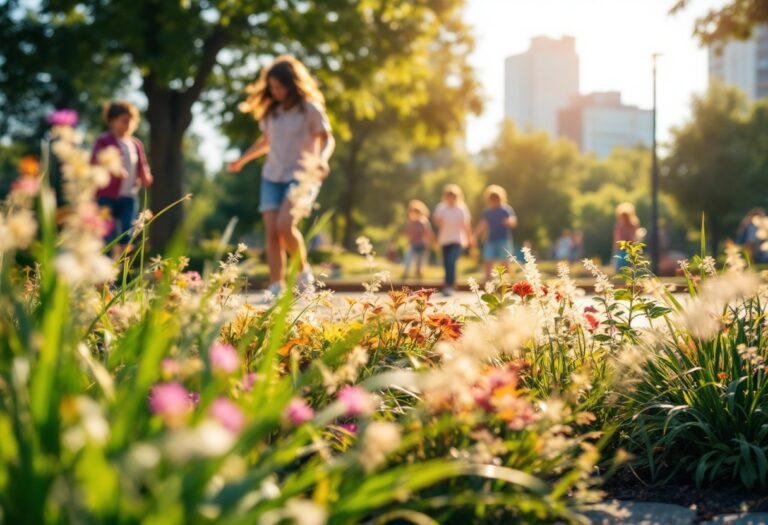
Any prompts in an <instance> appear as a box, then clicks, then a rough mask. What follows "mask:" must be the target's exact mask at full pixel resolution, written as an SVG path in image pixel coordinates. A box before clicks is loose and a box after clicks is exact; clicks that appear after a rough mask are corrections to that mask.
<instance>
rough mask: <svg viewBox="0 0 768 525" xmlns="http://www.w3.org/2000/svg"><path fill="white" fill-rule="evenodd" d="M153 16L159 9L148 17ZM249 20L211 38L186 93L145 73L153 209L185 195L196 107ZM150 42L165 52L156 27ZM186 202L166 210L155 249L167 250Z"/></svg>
mask: <svg viewBox="0 0 768 525" xmlns="http://www.w3.org/2000/svg"><path fill="white" fill-rule="evenodd" d="M148 16H149V17H150V18H151V17H152V16H153V13H152V12H150V13H149V15H148ZM245 22H246V19H239V20H236V21H231V23H230V24H229V26H224V25H218V26H217V27H216V28H215V29H214V30H213V31H212V32H211V34H210V35H209V36H208V37H207V38H206V39H205V41H204V43H203V47H202V54H201V57H200V61H199V63H198V64H197V70H196V72H195V75H194V77H193V78H192V83H191V85H190V86H189V87H187V88H186V89H184V90H183V91H181V90H177V89H172V88H170V87H168V82H167V80H164V79H162V78H158V76H157V74H156V72H155V71H153V70H150V71H149V72H148V73H147V74H146V75H145V76H144V83H143V86H142V88H143V90H144V94H145V95H146V96H147V101H148V107H147V120H149V125H150V133H149V155H150V166H151V168H152V174H153V175H154V177H155V182H154V184H153V185H152V191H151V194H152V198H151V206H150V207H151V209H152V211H153V212H155V213H157V212H159V211H161V210H162V209H164V208H165V207H166V206H168V205H170V204H171V203H173V202H176V201H177V200H179V199H180V198H181V197H182V196H183V195H184V150H183V144H184V134H185V133H186V131H187V128H189V125H190V124H191V123H192V105H193V104H194V103H195V102H197V100H198V99H199V98H200V95H201V94H202V92H203V89H204V88H205V85H206V83H207V81H208V77H209V76H210V74H211V71H213V68H214V66H215V65H216V57H217V56H218V54H219V51H221V50H222V49H223V48H224V46H225V45H226V44H227V42H228V41H229V33H228V31H230V30H233V29H232V28H233V27H235V26H240V27H242V25H243V24H244V23H245ZM150 29H151V30H150V33H149V34H148V35H147V46H148V47H149V49H150V50H153V51H154V52H156V53H158V54H159V53H161V51H162V45H161V43H160V42H159V41H158V33H157V32H156V31H154V30H152V28H150ZM183 211H184V210H183V208H182V205H181V204H177V205H176V206H174V207H173V208H171V209H169V210H168V211H166V212H165V213H164V214H163V216H162V217H161V218H159V219H158V220H157V221H155V222H154V223H153V225H152V226H153V227H152V232H151V235H150V242H151V244H152V249H153V250H154V251H163V250H164V249H165V248H166V247H167V246H168V242H169V241H170V240H171V238H172V237H173V234H174V232H175V231H176V228H177V227H178V226H179V224H181V221H182V220H183V219H184V213H183Z"/></svg>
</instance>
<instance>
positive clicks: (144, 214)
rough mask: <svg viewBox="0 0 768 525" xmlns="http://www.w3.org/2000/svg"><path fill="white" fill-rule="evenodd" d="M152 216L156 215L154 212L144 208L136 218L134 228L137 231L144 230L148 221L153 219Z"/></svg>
mask: <svg viewBox="0 0 768 525" xmlns="http://www.w3.org/2000/svg"><path fill="white" fill-rule="evenodd" d="M152 217H154V214H153V213H152V210H150V209H146V210H142V211H141V212H140V213H139V215H138V217H136V220H135V221H133V228H134V229H135V230H136V231H139V230H143V229H144V227H145V226H146V225H147V223H148V222H149V221H150V220H152Z"/></svg>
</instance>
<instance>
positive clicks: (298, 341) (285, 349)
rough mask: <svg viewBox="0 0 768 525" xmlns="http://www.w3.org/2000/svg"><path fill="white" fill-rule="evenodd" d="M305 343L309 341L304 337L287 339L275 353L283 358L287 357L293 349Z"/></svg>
mask: <svg viewBox="0 0 768 525" xmlns="http://www.w3.org/2000/svg"><path fill="white" fill-rule="evenodd" d="M307 343H309V339H307V338H306V337H298V338H295V339H289V340H288V341H286V342H285V344H284V345H283V346H282V347H281V348H280V350H278V352H277V353H278V354H280V355H281V356H283V357H285V356H287V355H288V354H290V353H291V350H293V347H295V346H299V345H306V344H307Z"/></svg>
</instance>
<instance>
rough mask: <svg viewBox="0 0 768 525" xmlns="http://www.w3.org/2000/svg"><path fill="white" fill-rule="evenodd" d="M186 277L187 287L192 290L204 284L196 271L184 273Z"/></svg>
mask: <svg viewBox="0 0 768 525" xmlns="http://www.w3.org/2000/svg"><path fill="white" fill-rule="evenodd" d="M184 277H186V279H187V285H188V286H189V287H190V288H192V289H195V288H200V285H201V284H202V283H203V278H202V277H200V274H199V273H198V272H195V271H190V272H184Z"/></svg>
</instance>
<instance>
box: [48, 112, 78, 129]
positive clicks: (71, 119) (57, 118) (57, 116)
mask: <svg viewBox="0 0 768 525" xmlns="http://www.w3.org/2000/svg"><path fill="white" fill-rule="evenodd" d="M48 124H50V125H51V126H69V127H74V126H76V125H77V111H75V110H74V109H66V108H62V109H57V110H56V111H54V112H53V113H51V114H50V115H48Z"/></svg>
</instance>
